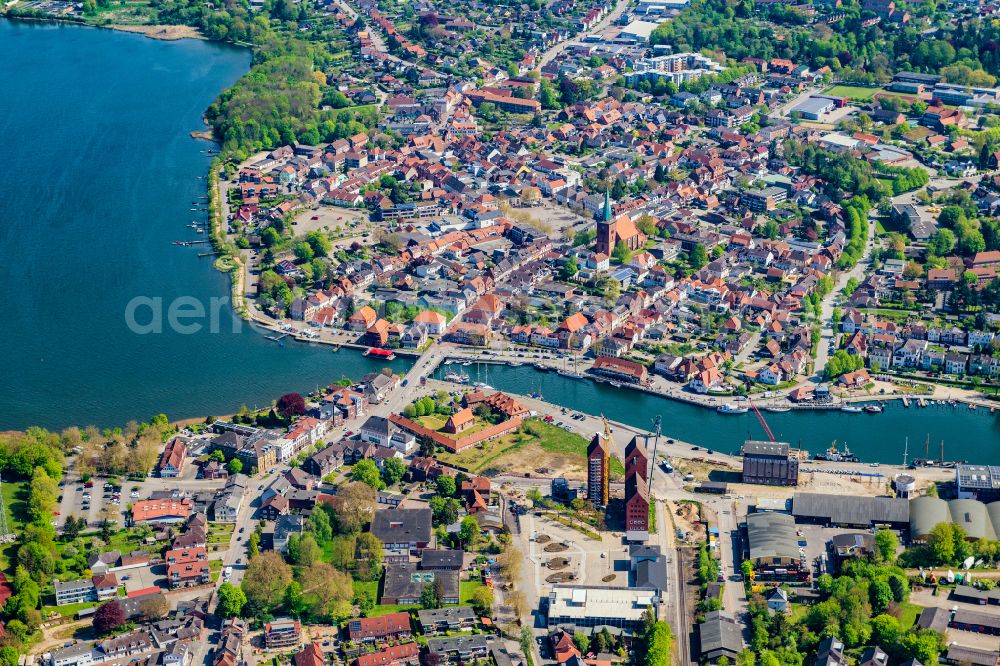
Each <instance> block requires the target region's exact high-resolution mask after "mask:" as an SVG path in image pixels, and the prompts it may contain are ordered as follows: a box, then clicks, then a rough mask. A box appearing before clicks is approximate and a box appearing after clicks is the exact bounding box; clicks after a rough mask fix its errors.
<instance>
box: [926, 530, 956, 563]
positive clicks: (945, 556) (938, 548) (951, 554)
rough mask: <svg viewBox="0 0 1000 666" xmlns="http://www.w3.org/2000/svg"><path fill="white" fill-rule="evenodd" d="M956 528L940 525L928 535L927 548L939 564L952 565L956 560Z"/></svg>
mask: <svg viewBox="0 0 1000 666" xmlns="http://www.w3.org/2000/svg"><path fill="white" fill-rule="evenodd" d="M953 528H954V526H953V525H952V524H951V523H947V522H946V523H938V524H937V525H935V526H934V528H933V529H931V532H930V534H929V535H927V546H928V548H930V551H931V554H932V555H933V556H934V559H935V561H936V562H937V563H938V564H951V563H952V561H954V559H955V540H954V529H953Z"/></svg>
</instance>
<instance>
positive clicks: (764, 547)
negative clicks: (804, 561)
mask: <svg viewBox="0 0 1000 666" xmlns="http://www.w3.org/2000/svg"><path fill="white" fill-rule="evenodd" d="M747 540H748V541H749V542H750V559H751V560H756V559H759V558H762V557H787V558H790V559H799V540H798V535H797V534H796V532H795V519H794V518H792V517H791V516H789V515H787V514H784V513H770V512H768V513H751V514H750V515H748V516H747Z"/></svg>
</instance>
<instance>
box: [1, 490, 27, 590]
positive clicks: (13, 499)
mask: <svg viewBox="0 0 1000 666" xmlns="http://www.w3.org/2000/svg"><path fill="white" fill-rule="evenodd" d="M0 492H2V493H3V505H4V508H5V509H6V510H7V526H8V527H9V528H10V530H11V531H12V532H14V533H15V534H19V533H20V532H21V529H22V528H23V527H24V526H25V525H26V524H27V523H28V513H27V512H28V482H27V481H4V482H3V483H2V484H0ZM15 550H17V544H16V543H8V544H5V545H4V546H3V547H2V548H0V570H3V571H12V567H11V566H10V560H9V559H8V558H9V557H10V556H12V555H13V554H14V551H15Z"/></svg>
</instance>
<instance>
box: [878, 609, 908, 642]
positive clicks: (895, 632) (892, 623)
mask: <svg viewBox="0 0 1000 666" xmlns="http://www.w3.org/2000/svg"><path fill="white" fill-rule="evenodd" d="M901 633H902V626H901V625H900V624H899V620H898V619H896V618H895V617H893V616H892V615H876V616H875V617H873V618H872V639H873V640H874V641H875V642H877V643H879V644H880V645H895V644H896V641H898V640H899V636H900V634H901Z"/></svg>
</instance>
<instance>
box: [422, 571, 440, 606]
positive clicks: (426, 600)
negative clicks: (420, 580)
mask: <svg viewBox="0 0 1000 666" xmlns="http://www.w3.org/2000/svg"><path fill="white" fill-rule="evenodd" d="M435 578H436V577H435ZM420 607H421V608H440V607H441V601H440V599H438V595H437V590H436V589H435V588H434V584H433V583H427V584H426V585H424V589H423V590H422V591H421V592H420Z"/></svg>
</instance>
